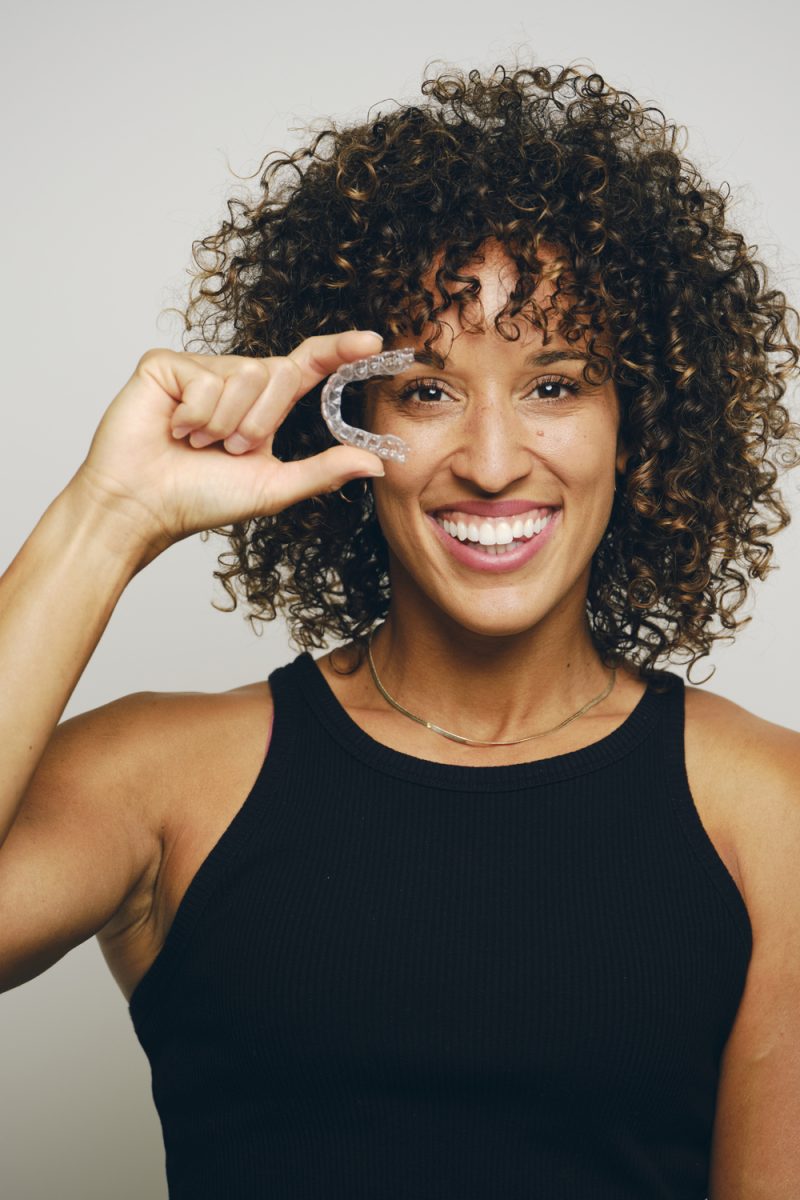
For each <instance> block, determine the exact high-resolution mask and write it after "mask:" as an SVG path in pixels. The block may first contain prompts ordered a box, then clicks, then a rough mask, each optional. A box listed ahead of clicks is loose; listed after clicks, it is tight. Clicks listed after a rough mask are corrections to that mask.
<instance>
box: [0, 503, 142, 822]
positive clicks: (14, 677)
mask: <svg viewBox="0 0 800 1200" xmlns="http://www.w3.org/2000/svg"><path fill="white" fill-rule="evenodd" d="M153 557H155V552H154V551H152V550H151V549H149V548H148V546H147V543H146V540H145V539H144V538H143V537H142V536H141V535H140V533H139V532H138V531H137V528H136V523H135V521H134V520H133V519H132V516H131V514H128V513H126V514H123V513H121V512H117V511H115V510H113V508H110V507H107V506H104V505H103V504H101V503H99V502H96V501H95V500H93V499H92V497H91V496H90V495H89V494H88V492H87V491H86V490H84V489H83V488H82V487H81V486H79V485H76V484H75V481H74V480H73V481H71V483H70V484H68V485H67V487H66V488H65V489H64V491H63V492H61V493H60V494H59V495H58V496H57V497H56V498H55V500H54V501H53V502H52V503H51V504H50V506H49V507H48V508H47V510H46V511H45V513H44V514H43V516H42V517H41V519H40V520H39V522H38V523H37V525H36V527H35V528H34V530H33V532H32V533H31V535H30V537H29V538H28V539H27V540H26V542H25V543H24V545H23V546H22V548H21V549H20V551H19V553H18V554H17V556H16V557H15V558H14V560H13V562H12V563H11V565H10V566H9V567H8V569H7V571H6V572H5V573H4V575H3V576H2V577H1V578H0V844H2V842H3V841H4V840H5V838H6V836H7V834H8V831H9V830H10V829H11V826H12V825H13V823H14V820H15V818H16V815H17V812H18V810H19V807H20V804H21V802H22V800H23V798H24V796H25V792H26V790H27V788H28V785H29V784H30V781H31V779H32V777H33V775H34V772H35V771H36V768H37V766H38V764H39V761H40V759H41V757H42V755H43V753H44V751H45V749H46V747H47V744H48V742H49V740H50V738H51V737H52V734H53V731H54V729H55V727H56V726H57V724H58V722H59V720H60V719H61V715H62V713H63V711H64V708H65V707H66V705H67V702H68V700H69V698H70V696H71V695H72V693H73V691H74V689H75V687H76V685H77V683H78V680H79V679H80V677H81V675H82V674H83V671H84V669H85V667H86V664H87V663H88V661H89V659H90V658H91V656H92V654H93V653H94V650H95V647H96V646H97V643H98V642H99V640H100V638H101V637H102V634H103V631H104V630H105V628H106V625H107V624H108V622H109V619H110V617H111V614H112V612H113V611H114V608H115V607H116V604H117V601H118V600H119V598H120V596H121V595H122V592H123V591H124V589H125V587H126V585H127V584H128V583H129V581H130V580H131V579H132V578H133V576H134V575H135V574H136V573H137V571H138V570H140V569H141V567H142V566H143V565H145V564H146V563H147V562H149V561H151V559H152V558H153Z"/></svg>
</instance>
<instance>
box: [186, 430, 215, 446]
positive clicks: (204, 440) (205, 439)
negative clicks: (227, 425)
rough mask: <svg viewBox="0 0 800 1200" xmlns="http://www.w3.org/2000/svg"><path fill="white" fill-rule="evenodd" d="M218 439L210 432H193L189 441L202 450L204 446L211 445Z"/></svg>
mask: <svg viewBox="0 0 800 1200" xmlns="http://www.w3.org/2000/svg"><path fill="white" fill-rule="evenodd" d="M216 440H217V439H216V438H215V437H214V436H213V435H212V434H210V433H200V432H199V431H198V432H197V433H193V434H192V436H191V437H190V438H189V441H190V442H191V443H192V445H193V446H194V448H195V450H202V448H203V446H210V445H211V443H212V442H215V441H216Z"/></svg>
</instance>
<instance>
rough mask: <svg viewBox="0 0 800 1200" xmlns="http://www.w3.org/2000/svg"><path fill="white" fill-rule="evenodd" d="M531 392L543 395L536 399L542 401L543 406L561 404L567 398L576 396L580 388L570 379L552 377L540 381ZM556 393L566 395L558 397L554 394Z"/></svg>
mask: <svg viewBox="0 0 800 1200" xmlns="http://www.w3.org/2000/svg"><path fill="white" fill-rule="evenodd" d="M533 390H534V392H543V393H544V395H542V396H539V397H537V399H540V400H543V401H544V403H545V404H562V403H563V402H564V401H565V400H567V399H568V397H569V396H574V395H576V394H577V392H579V391H580V387H579V386H578V384H577V383H575V382H574V380H572V379H564V378H563V377H561V376H554V377H553V378H552V379H540V380H539V382H538V383H537V384H536V386H535V387H534V389H533ZM558 391H565V392H567V393H568V395H567V396H563V395H562V396H558V395H556V394H555V393H556V392H558Z"/></svg>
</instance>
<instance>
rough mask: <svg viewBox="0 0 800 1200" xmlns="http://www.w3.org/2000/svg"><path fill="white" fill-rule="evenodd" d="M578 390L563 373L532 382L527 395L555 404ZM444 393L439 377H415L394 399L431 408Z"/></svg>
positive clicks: (402, 402) (440, 401) (542, 402)
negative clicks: (532, 384)
mask: <svg viewBox="0 0 800 1200" xmlns="http://www.w3.org/2000/svg"><path fill="white" fill-rule="evenodd" d="M580 390H581V389H580V385H579V384H577V383H576V382H575V380H574V379H567V378H566V377H565V376H563V375H546V376H544V377H543V378H542V379H540V380H538V382H537V383H536V384H534V386H533V388H532V389H531V391H530V392H529V393H528V395H529V396H533V398H534V399H535V400H538V401H539V403H540V404H552V405H556V404H564V403H566V401H567V400H568V399H569V398H570V397H572V396H575V395H577V393H578V392H579V391H580ZM559 391H561V392H562V393H563V392H566V393H567V394H566V395H557V394H556V393H558V392H559ZM537 392H539V393H542V394H540V395H538V396H537V395H535V393H537ZM446 395H448V393H447V392H446V390H445V387H444V384H443V383H442V382H441V380H439V379H415V380H413V381H412V382H411V383H407V384H406V386H405V387H403V388H401V389H400V390H399V391H398V392H396V393H395V396H396V399H397V400H398V401H399V402H400V403H401V404H406V405H410V406H412V407H416V408H432V407H433V406H434V405H438V404H441V403H442V397H443V396H446Z"/></svg>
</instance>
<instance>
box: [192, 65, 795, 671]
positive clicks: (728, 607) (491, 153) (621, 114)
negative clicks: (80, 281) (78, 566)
mask: <svg viewBox="0 0 800 1200" xmlns="http://www.w3.org/2000/svg"><path fill="white" fill-rule="evenodd" d="M429 70H430V64H429V65H428V67H426V73H427V72H428V71H429ZM421 90H422V94H423V96H424V98H425V99H424V102H423V103H420V104H414V105H409V106H406V107H403V106H402V105H400V104H398V103H397V102H396V101H392V102H391V104H393V105H395V106H396V107H395V108H394V109H393V110H392V111H388V112H385V113H384V112H382V111H381V112H378V113H377V115H375V116H374V117H372V118H370V119H368V120H366V121H364V122H362V123H359V124H351V125H347V126H344V127H342V126H339V125H337V123H336V122H335V121H333V120H329V121H327V124H325V123H323V127H322V128H319V127H317V128H316V129H313V128H312V129H309V131H308V132H309V135H310V138H309V140H310V144H309V145H308V146H305V147H302V148H300V149H297V150H295V151H294V152H293V153H284V152H279V151H271V152H270V153H268V154H267V155H266V156H265V157H264V159H262V161H261V163H260V165H259V167H258V168H257V171H256V172H255V173H254V174H260V179H259V183H260V192H259V194H258V195H257V196H256V197H255V198H252V197H250V198H241V197H235V198H230V199H229V200H228V202H227V219H225V220H224V221H223V223H222V225H221V227H220V228H219V229H218V231H217V232H216V233H214V234H212V235H210V236H208V237H205V238H203V239H202V240H199V241H196V242H194V244H193V263H194V269H193V270H192V271H190V274H191V276H192V284H191V287H190V291H189V297H188V303H187V307H186V308H185V309H181V310H179V311H180V313H181V316H182V318H183V323H184V337H183V345H184V348H185V349H189V348H197V347H198V345H199V346H200V347H201V348H204V349H205V350H206V351H208V350H210V351H212V352H216V353H227V354H239V355H257V356H266V355H285V354H288V353H289V352H290V351H291V350H292V349H294V348H295V347H296V346H297V345H298V343H299V342H301V341H302V340H303V339H304V338H306V337H309V336H311V335H313V334H321V333H332V332H338V331H340V330H345V329H374V330H377V331H378V332H379V333H382V334H383V335H384V338H385V344H386V345H389V344H390V343H392V344H396V343H397V340H398V339H400V338H401V337H402V336H403V335H404V334H408V333H413V334H415V335H417V336H420V335H421V334H422V333H423V332H424V331H425V330H426V329H432V330H433V332H432V333H431V335H430V337H429V338H428V340H427V341H426V343H425V345H426V348H428V350H429V351H431V350H432V346H433V343H434V341H435V339H436V337H437V336H438V334H439V332H440V331H441V327H442V323H441V322H440V321H439V315H440V314H441V313H443V312H444V311H445V310H446V309H447V308H448V307H449V306H450V305H451V304H453V303H457V304H458V305H459V310H460V309H461V307H462V306H463V304H464V303H466V302H467V301H469V299H470V298H471V297H474V296H475V295H477V293H478V291H479V281H478V280H477V278H475V277H474V276H471V275H469V274H468V273H465V271H464V268H465V267H467V266H469V264H470V263H472V262H474V260H475V257H476V254H477V253H478V252H479V250H480V247H481V246H482V245H483V243H484V242H485V241H486V240H487V239H489V238H493V239H496V240H497V241H498V242H499V243H500V245H501V246H502V248H503V250H504V252H505V253H506V254H507V255H508V257H509V258H510V259H511V260H512V261H513V263H514V265H515V267H516V270H517V272H518V278H517V282H516V284H515V287H514V289H513V291H512V292H511V294H510V296H509V298H508V302H507V304H506V306H505V308H504V309H503V310H502V311H501V312H499V313H498V314H497V315H496V316H495V318H494V323H495V327H496V329H497V331H498V332H499V333H501V335H502V336H503V337H505V338H507V339H509V340H512V339H513V338H514V336H515V332H516V333H517V334H518V330H516V329H515V326H514V323H513V319H514V318H515V317H516V316H517V315H518V314H523V316H526V315H528V314H530V315H529V316H528V319H530V320H531V321H532V322H533V323H534V324H539V325H541V324H542V321H543V320H544V321H545V323H546V317H545V318H543V316H542V312H541V310H540V308H539V307H538V305H537V304H536V303H535V301H534V299H533V294H534V292H535V290H536V288H537V286H538V284H539V282H540V280H541V279H542V278H543V271H544V270H545V266H544V262H543V260H542V259H540V258H539V256H538V250H539V249H540V248H541V247H542V245H543V244H545V243H547V244H552V245H556V246H557V247H558V248H559V250H560V252H561V253H563V254H565V255H566V259H565V261H563V262H562V266H563V269H562V270H560V271H559V273H558V274H557V277H556V280H555V282H556V291H555V295H554V296H553V302H554V305H555V306H556V311H557V312H558V313H559V316H560V324H559V326H558V328H559V331H561V332H563V335H564V337H565V338H566V339H567V340H568V341H573V340H576V339H577V337H580V336H586V334H587V333H588V335H589V340H588V353H589V361H588V363H587V365H586V367H585V369H584V370H585V372H591V373H593V380H592V381H593V382H595V383H596V382H599V381H601V377H602V376H605V378H607V377H608V375H609V374H610V375H611V377H612V378H613V380H614V383H615V386H616V389H617V393H618V396H619V401H620V431H619V433H620V438H621V439H622V441H623V443H624V445H625V446H626V447H627V448H629V449H630V451H631V453H630V457H629V459H628V464H627V469H626V472H625V476H624V478H623V479H622V480H621V482H620V484H619V485H618V488H617V491H616V492H615V496H614V502H613V508H612V512H611V516H610V519H609V523H608V526H607V528H606V530H605V533H604V535H603V538H602V541H601V542H600V544H599V545H598V548H597V550H596V552H595V554H594V555H593V559H592V564H591V570H590V580H589V585H588V590H587V599H586V612H587V618H588V622H589V628H590V631H591V637H592V639H593V642H594V644H595V646H596V648H597V650H598V653H599V654H600V656H601V658H602V660H603V662H604V663H605V664H606V665H616V664H619V663H620V662H623V661H624V662H625V663H627V664H628V666H629V667H630V668H631V669H633V670H635V671H636V672H637V673H638V675H639V677H640V678H643V679H644V678H649V679H652V678H653V677H654V676H655V674H656V673H657V672H656V669H655V663H656V661H657V660H658V659H659V658H660V657H662V656H673V655H684V656H685V659H689V660H690V667H691V666H694V663H695V662H696V661H697V660H698V659H699V658H701V657H703V656H706V655H708V653H709V651H710V648H711V646H712V644H713V642H714V641H715V640H716V639H717V638H719V637H726V636H727V638H728V640H732V635H731V634H728V635H726V634H724V632H722V631H723V630H725V629H727V630H736V629H738V628H739V627H740V625H744V624H746V623H747V622H748V621H749V620H750V619H751V618H750V617H749V616H748V617H746V618H743V619H742V620H739V621H737V620H736V619H735V613H736V612H737V610H738V609H739V608H740V607H741V605H742V604H743V603H744V601H745V599H746V597H747V593H748V588H749V584H748V581H747V576H749V577H750V578H751V579H755V578H759V579H763V578H765V577H766V576H767V574H768V573H769V571H770V570H772V569H774V566H770V559H771V557H772V552H773V547H772V544H771V543H770V542H769V541H768V540H767V539H768V538H769V537H770V536H772V535H773V534H775V533H777V532H779V531H780V530H782V529H784V528H785V527H786V526H787V525H788V524H789V523H790V521H791V514H790V512H789V511H788V509H787V508H786V507H785V505H784V503H783V500H782V497H781V493H780V490H779V489H778V488H777V487H776V481H777V478H778V473H779V467H790V466H795V465H796V464H797V462H798V459H799V458H800V454H799V453H798V445H800V428H799V427H798V425H796V424H795V423H793V422H792V421H791V420H790V416H789V413H788V411H787V409H786V408H785V407H784V406H783V404H782V403H781V400H782V398H783V396H784V393H785V392H786V388H787V382H788V380H789V378H790V377H791V376H792V375H793V374H795V373H796V372H797V369H798V361H800V347H798V344H797V340H796V339H797V321H798V313H797V311H796V310H795V309H794V308H792V307H790V306H789V304H788V303H787V300H786V297H785V295H784V293H783V292H781V291H779V290H776V289H775V288H774V287H769V286H768V278H767V276H768V272H767V268H766V266H765V265H764V264H763V263H762V262H761V261H760V260H759V259H757V258H755V257H754V253H755V252H756V251H757V249H758V248H757V247H755V246H748V245H747V244H746V242H745V240H744V238H743V237H742V235H741V233H739V232H737V231H736V230H734V229H733V228H731V226H730V224H729V223H728V222H727V221H726V206H727V204H728V201H729V198H730V188H729V187H728V185H727V184H725V183H723V184H722V185H721V187H720V188H714V187H712V186H711V185H710V184H709V183H708V182H706V181H704V180H703V178H702V177H701V174H700V172H699V171H698V170H697V169H696V167H695V166H694V165H692V163H691V162H689V161H688V160H687V159H686V158H685V157H683V156H682V153H681V147H680V146H679V141H680V134H681V132H682V127H681V126H677V125H675V124H674V123H671V122H668V121H667V120H666V118H665V116H664V114H663V112H662V111H661V110H660V109H658V108H654V107H644V106H643V105H641V104H640V103H639V102H638V101H637V100H636V99H635V97H634V96H633V95H631V93H629V92H623V91H618V90H617V89H615V88H613V87H612V86H610V85H609V84H607V83H606V82H605V80H604V79H603V77H602V76H600V75H599V74H597V73H596V72H595V71H593V70H587V69H585V68H582V67H581V66H580V65H575V64H571V65H569V66H566V67H561V66H556V67H550V68H548V67H543V66H539V67H535V68H534V67H532V68H520V67H518V66H517V67H516V68H515V69H514V70H513V71H512V70H508V69H507V68H505V67H503V66H498V67H497V68H496V69H495V70H494V71H493V72H492V73H491V74H490V75H486V74H481V72H479V71H477V70H470V71H469V72H464V71H462V70H460V69H457V68H452V67H448V68H447V69H446V70H445V71H444V73H442V74H439V75H437V76H435V77H432V76H429V75H427V74H426V77H425V78H424V80H423V83H422V89H421ZM244 178H246V179H252V178H254V176H253V175H251V176H245V177H244ZM559 261H561V260H559ZM434 266H435V274H434V278H435V294H434V292H432V291H431V290H429V288H428V287H427V286H425V281H426V280H428V281H429V278H430V277H429V272H430V271H431V269H432V267H434ZM453 284H463V285H465V286H464V287H463V288H461V289H460V290H459V291H455V292H454V290H453V288H452V285H453ZM561 300H563V301H564V303H563V304H561V303H560V301H561ZM790 326H791V328H790ZM604 330H605V331H606V332H607V333H610V335H611V337H610V342H611V345H612V347H613V349H612V351H611V353H610V355H604V354H603V353H601V352H600V351H599V350H598V349H597V347H598V346H599V335H600V334H601V333H602V332H603V331H604ZM793 334H794V338H793V336H792V335H793ZM434 353H435V352H434ZM598 372H599V374H598ZM586 377H587V378H588V377H589V376H588V375H587V376H586ZM359 386H360V385H358V384H356V385H353V386H352V388H351V389H348V393H352V394H353V398H352V400H351V401H350V402H353V403H358V401H359V394H358V388H359ZM361 386H363V385H361ZM320 390H321V385H320V386H319V387H315V388H314V389H313V390H312V391H311V392H310V393H308V394H307V395H306V396H304V397H303V398H301V400H300V401H299V402H298V403H297V404H296V405H295V406H294V407H293V409H292V410H291V412H290V413H289V415H288V416H287V418H286V420H285V421H284V423H283V424H282V425H281V427H280V428H279V429H278V431H277V432H276V435H275V439H274V446H273V450H274V453H275V455H276V456H277V457H278V458H279V459H281V460H283V461H287V460H290V459H298V458H304V457H307V456H308V455H311V454H315V453H317V452H319V451H321V450H323V449H325V448H326V447H328V446H330V445H332V444H334V443H333V439H332V437H331V434H330V433H329V431H328V429H327V427H326V425H325V424H324V422H323V420H322V417H321V414H320ZM209 532H213V533H215V534H221V535H223V536H226V537H227V538H228V541H229V544H230V547H231V550H230V551H228V552H227V553H223V554H221V555H220V556H219V559H218V562H219V565H220V567H221V568H222V569H221V570H219V571H215V572H214V577H215V578H216V579H219V580H220V581H221V582H222V585H223V587H224V589H225V591H226V593H227V594H228V596H229V597H230V599H231V600H232V608H228V609H223V610H221V611H227V612H232V611H233V610H234V609H235V608H236V606H237V599H236V590H235V588H234V586H233V583H234V581H238V587H239V589H240V590H241V591H242V592H243V594H244V596H246V598H247V601H248V603H249V607H250V613H249V615H248V618H247V619H248V620H249V621H250V622H251V625H252V627H253V629H254V631H256V632H258V630H256V626H255V622H256V621H267V620H271V619H274V617H275V616H276V614H277V612H278V610H280V611H281V613H282V614H283V616H284V617H285V619H286V621H287V625H288V627H289V631H290V636H291V640H292V642H293V644H294V645H295V646H296V647H297V648H300V649H304V650H310V649H311V648H312V647H325V646H326V645H327V642H328V639H329V638H332V639H335V640H341V641H347V640H353V641H354V642H355V643H356V644H357V646H363V641H364V639H365V637H366V635H367V634H368V633H369V631H370V630H371V629H372V628H373V627H374V625H375V624H376V623H377V622H378V621H379V620H380V619H382V618H383V617H384V616H385V615H386V613H387V612H388V609H389V602H390V580H389V569H388V568H389V560H388V552H387V545H386V542H385V540H384V537H383V535H382V532H381V529H380V526H379V524H378V520H377V516H376V513H375V507H374V502H373V497H372V490H371V486H370V485H369V484H368V483H367V482H366V481H364V480H355V481H353V482H352V483H349V484H346V485H345V487H344V488H343V489H342V490H341V491H340V492H337V493H333V494H328V495H323V496H316V497H313V498H311V499H309V500H307V501H303V502H300V503H297V504H295V505H293V506H291V507H290V508H288V509H286V510H285V511H283V512H281V513H278V514H276V515H274V516H268V517H255V518H253V519H251V520H249V521H246V522H242V523H238V524H234V525H232V526H228V527H225V528H220V529H214V530H211V531H209ZM201 536H203V537H204V538H207V537H208V533H206V534H204V535H201ZM215 607H218V606H216V605H215ZM715 618H716V619H717V620H718V623H719V626H718V628H716V629H714V628H713V627H712V626H713V623H714V621H715ZM685 659H684V661H685ZM712 674H713V672H712ZM709 678H710V676H709ZM702 682H707V680H703V681H702Z"/></svg>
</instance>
